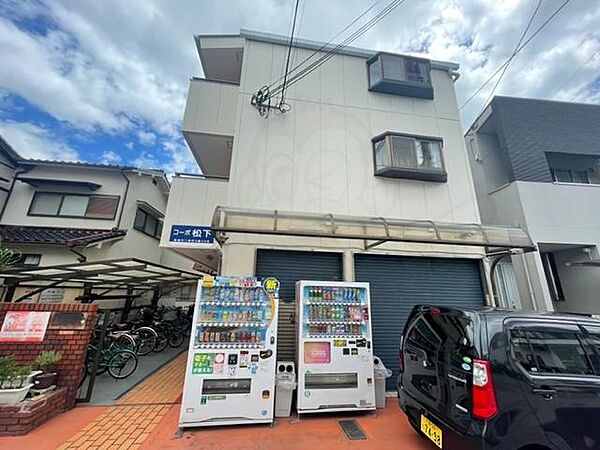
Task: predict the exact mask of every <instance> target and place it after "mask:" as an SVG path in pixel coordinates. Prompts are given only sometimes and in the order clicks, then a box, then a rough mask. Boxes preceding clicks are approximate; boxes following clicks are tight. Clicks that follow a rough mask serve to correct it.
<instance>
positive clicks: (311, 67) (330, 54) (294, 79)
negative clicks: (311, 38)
mask: <svg viewBox="0 0 600 450" xmlns="http://www.w3.org/2000/svg"><path fill="white" fill-rule="evenodd" d="M404 2H405V0H394V1H392V2H391V3H390V4H388V6H386V7H385V8H384V9H383V10H381V11H380V12H379V13H378V14H377V15H376V16H375V17H373V18H372V19H371V20H369V21H368V22H367V23H365V24H364V25H362V26H361V27H360V28H359V29H358V30H356V31H355V32H354V33H352V34H351V35H350V36H348V37H347V38H346V39H345V40H344V41H342V42H341V43H339V44H338V45H336V46H335V47H334V48H333V49H331V50H328V51H326V52H325V55H323V56H322V57H321V58H319V59H317V60H316V61H314V62H313V63H311V64H310V65H309V66H308V67H306V68H305V69H303V70H302V71H300V72H299V73H298V74H296V75H294V76H292V77H291V78H290V80H289V83H288V86H291V85H292V84H295V83H297V82H298V81H300V80H301V79H302V78H304V77H306V76H308V75H309V74H310V73H311V72H313V71H314V70H316V69H317V68H318V67H320V66H321V65H322V64H324V63H325V62H327V61H328V60H329V59H331V58H332V57H333V56H334V55H336V54H338V53H339V52H340V51H341V50H342V49H343V48H344V47H346V46H348V45H349V44H350V43H352V42H353V41H355V40H356V39H358V38H359V37H360V36H362V35H363V34H364V33H366V32H367V31H368V30H370V29H371V28H373V27H374V26H375V25H376V24H377V23H379V22H380V21H381V20H383V19H384V18H385V17H386V16H387V15H388V14H390V13H391V12H392V11H393V10H394V9H396V8H397V7H398V6H400V5H401V4H402V3H404ZM280 91H281V85H280V86H277V87H276V88H275V89H273V91H271V92H270V95H271V96H273V95H277V94H278V93H279V92H280Z"/></svg>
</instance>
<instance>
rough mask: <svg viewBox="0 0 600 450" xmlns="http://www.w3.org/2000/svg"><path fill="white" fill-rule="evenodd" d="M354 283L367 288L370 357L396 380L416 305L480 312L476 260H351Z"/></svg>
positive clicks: (377, 257)
mask: <svg viewBox="0 0 600 450" xmlns="http://www.w3.org/2000/svg"><path fill="white" fill-rule="evenodd" d="M354 270H355V278H356V281H368V282H369V283H370V284H371V309H372V324H371V325H372V327H373V348H374V353H375V354H376V355H377V356H379V357H380V358H381V359H382V360H383V363H384V364H385V366H386V367H387V368H388V369H391V370H392V371H393V375H392V377H391V378H389V379H388V380H387V389H388V390H393V389H395V386H396V377H397V376H398V344H399V338H400V333H402V330H403V329H404V323H405V322H406V319H407V317H408V314H409V313H410V311H411V309H412V308H413V306H414V305H417V304H433V305H439V306H462V307H468V308H481V307H483V305H484V295H483V290H482V286H481V273H480V265H479V261H478V260H469V259H451V258H416V257H402V256H382V255H360V254H357V255H355V256H354Z"/></svg>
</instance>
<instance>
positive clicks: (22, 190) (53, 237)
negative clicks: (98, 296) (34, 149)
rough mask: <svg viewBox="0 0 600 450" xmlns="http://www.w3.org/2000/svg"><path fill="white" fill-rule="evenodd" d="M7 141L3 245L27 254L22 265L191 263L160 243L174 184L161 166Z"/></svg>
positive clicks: (70, 293)
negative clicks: (49, 153) (18, 146)
mask: <svg viewBox="0 0 600 450" xmlns="http://www.w3.org/2000/svg"><path fill="white" fill-rule="evenodd" d="M0 144H2V148H1V149H0V155H1V158H2V161H0V165H1V167H2V170H3V173H6V175H5V176H2V175H0V176H2V178H1V179H0V189H2V193H4V192H5V190H4V185H6V186H7V188H6V194H5V196H6V199H5V200H4V202H3V203H4V204H3V206H2V212H1V216H0V239H1V243H2V245H3V246H4V247H9V248H12V249H16V250H18V251H19V252H20V253H21V254H22V256H21V259H20V261H18V263H17V264H16V265H17V266H52V265H57V264H71V263H76V262H77V261H89V262H91V261H98V260H108V259H117V258H138V259H142V260H146V261H149V262H153V263H158V264H161V265H164V266H169V267H175V268H179V269H184V270H189V269H191V268H192V266H193V262H192V261H191V260H190V259H188V258H185V257H183V256H182V255H180V254H178V253H175V252H173V251H171V250H169V249H164V248H160V247H159V239H160V234H161V232H162V226H163V217H164V212H165V209H166V205H167V199H168V195H169V189H170V185H169V181H168V180H167V178H166V176H165V174H164V173H163V172H162V171H159V170H146V169H138V168H135V167H125V166H115V165H104V164H89V163H79V162H62V161H43V160H29V159H24V158H21V157H19V155H18V154H17V153H16V152H15V151H14V150H13V149H12V148H10V146H9V145H8V144H7V143H6V142H5V141H3V140H1V141H0ZM5 178H6V180H5ZM23 292H24V288H19V289H17V292H15V293H13V294H12V297H13V299H15V298H18V296H19V295H22V293H23ZM56 292H57V291H56V290H54V291H53V295H54V296H56ZM59 292H62V293H63V294H64V298H63V300H72V298H73V297H75V296H77V295H79V294H80V293H81V292H80V290H77V289H70V290H69V289H67V290H64V289H63V290H60V289H59ZM41 295H42V298H43V297H44V295H45V294H41ZM191 295H193V294H191ZM36 298H39V296H36Z"/></svg>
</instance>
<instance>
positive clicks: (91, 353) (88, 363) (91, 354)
mask: <svg viewBox="0 0 600 450" xmlns="http://www.w3.org/2000/svg"><path fill="white" fill-rule="evenodd" d="M97 354H98V349H97V348H96V347H94V346H93V345H89V346H88V349H87V353H86V355H85V367H86V371H87V373H89V374H91V373H92V369H93V366H94V359H95V358H96V355H97ZM103 359H104V358H103V355H102V353H101V354H100V358H98V367H97V368H96V375H102V374H103V373H104V372H106V370H107V369H108V368H107V367H106V364H105V363H104V361H103Z"/></svg>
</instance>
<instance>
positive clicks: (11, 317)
mask: <svg viewBox="0 0 600 450" xmlns="http://www.w3.org/2000/svg"><path fill="white" fill-rule="evenodd" d="M50 314H51V313H50V312H49V311H43V312H38V311H8V312H7V313H6V316H5V317H4V323H2V329H0V342H42V341H43V340H44V336H45V335H46V328H47V327H48V320H49V319H50Z"/></svg>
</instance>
